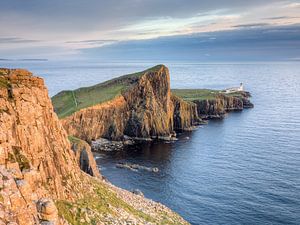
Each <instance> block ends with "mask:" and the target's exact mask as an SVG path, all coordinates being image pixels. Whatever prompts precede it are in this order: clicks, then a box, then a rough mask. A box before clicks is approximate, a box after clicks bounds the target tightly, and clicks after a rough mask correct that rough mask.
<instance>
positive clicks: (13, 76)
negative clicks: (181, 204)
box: [0, 69, 187, 225]
mask: <svg viewBox="0 0 300 225" xmlns="http://www.w3.org/2000/svg"><path fill="white" fill-rule="evenodd" d="M75 149H76V152H75V154H74V152H73V151H72V150H71V145H70V142H69V140H68V137H67V133H66V131H65V130H64V129H63V126H62V124H61V123H60V121H59V120H58V118H57V115H56V113H55V112H54V111H53V107H52V104H51V101H50V98H49V97H48V93H47V89H46V88H45V86H44V82H43V80H42V79H41V78H38V77H34V76H32V74H31V73H30V72H28V71H26V70H18V69H17V70H9V69H0V224H20V225H31V224H32V225H33V224H54V225H62V224H124V223H135V224H161V223H162V221H167V223H168V224H175V223H177V224H187V223H186V222H185V221H184V220H183V219H182V218H181V217H180V216H178V215H177V214H175V213H174V212H172V211H171V210H169V209H168V208H166V207H165V206H162V205H161V204H159V203H155V202H152V201H150V200H147V199H144V198H140V197H139V196H136V195H134V194H132V193H130V192H126V191H124V190H121V189H118V188H116V187H113V186H112V185H111V184H109V183H107V182H105V181H103V180H101V179H99V178H96V177H92V176H90V175H88V174H86V173H84V172H83V171H82V170H80V167H79V165H78V164H80V166H81V168H82V169H83V170H85V171H86V172H88V173H90V174H91V173H92V174H93V175H96V174H97V171H96V168H95V162H94V161H93V158H92V156H91V155H90V149H89V148H88V147H87V145H86V144H82V143H80V145H76V147H75ZM87 160H88V162H87ZM96 176H98V175H96ZM129 220H130V221H129Z"/></svg>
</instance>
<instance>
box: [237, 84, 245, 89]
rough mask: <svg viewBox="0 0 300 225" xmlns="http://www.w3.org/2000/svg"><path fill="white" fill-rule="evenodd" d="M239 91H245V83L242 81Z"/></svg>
mask: <svg viewBox="0 0 300 225" xmlns="http://www.w3.org/2000/svg"><path fill="white" fill-rule="evenodd" d="M238 91H244V85H243V83H240V87H239V88H238Z"/></svg>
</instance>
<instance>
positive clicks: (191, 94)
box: [171, 89, 243, 102]
mask: <svg viewBox="0 0 300 225" xmlns="http://www.w3.org/2000/svg"><path fill="white" fill-rule="evenodd" d="M171 91H172V93H173V94H174V95H176V96H178V97H180V98H182V99H183V100H185V101H190V102H193V101H195V100H199V101H201V100H213V99H216V98H218V96H219V95H224V96H228V97H229V96H234V97H239V98H242V97H243V95H242V93H241V92H236V93H228V94H227V93H223V92H222V91H221V90H211V89H172V90H171Z"/></svg>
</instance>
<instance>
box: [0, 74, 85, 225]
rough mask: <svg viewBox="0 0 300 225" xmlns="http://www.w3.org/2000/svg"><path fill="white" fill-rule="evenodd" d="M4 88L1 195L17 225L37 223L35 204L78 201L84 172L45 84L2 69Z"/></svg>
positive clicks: (0, 111)
mask: <svg viewBox="0 0 300 225" xmlns="http://www.w3.org/2000/svg"><path fill="white" fill-rule="evenodd" d="M0 84H1V87H0V152H1V154H0V166H1V170H2V172H1V174H2V181H3V183H4V184H3V189H2V193H1V194H2V196H3V197H4V202H5V203H7V204H5V207H6V208H7V210H8V211H13V212H14V213H12V215H14V218H15V221H17V222H18V223H19V224H34V223H36V221H37V220H38V217H37V211H36V210H37V209H36V206H35V204H34V203H33V202H34V201H38V200H39V199H40V198H43V197H50V198H55V199H57V198H60V199H74V198H76V197H77V192H76V191H73V192H71V190H72V189H74V187H72V186H73V185H72V184H73V181H75V180H76V179H78V174H80V171H79V168H78V166H77V164H76V161H75V157H74V155H73V153H72V151H71V149H70V144H69V142H68V140H67V134H66V132H65V130H64V129H63V127H62V125H61V123H60V122H59V120H58V118H57V116H56V114H55V113H54V111H53V107H52V104H51V101H50V99H49V97H48V93H47V89H46V88H45V86H44V82H43V80H42V79H40V78H37V77H33V76H32V74H31V73H30V72H28V71H25V70H8V69H0ZM6 177H7V178H8V179H7V181H6V180H5V179H6ZM12 178H13V179H12ZM8 181H9V182H8ZM6 185H7V186H6ZM9 186H10V187H11V188H10V187H9ZM13 189H16V193H19V194H14V192H12V190H13ZM75 189H76V188H75ZM12 196H14V197H12ZM18 196H19V197H18ZM20 196H21V197H22V198H20ZM24 204H25V206H24ZM5 207H4V208H5ZM25 209H27V210H28V211H26V210H25ZM23 210H24V211H26V212H24V211H23Z"/></svg>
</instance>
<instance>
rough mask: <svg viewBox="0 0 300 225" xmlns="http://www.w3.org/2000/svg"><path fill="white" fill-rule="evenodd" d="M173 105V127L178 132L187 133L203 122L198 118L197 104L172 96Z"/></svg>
mask: <svg viewBox="0 0 300 225" xmlns="http://www.w3.org/2000/svg"><path fill="white" fill-rule="evenodd" d="M171 100H172V104H173V107H174V108H173V126H174V130H176V131H186V130H190V129H191V128H193V126H195V125H198V124H200V123H201V122H202V121H201V119H200V118H199V116H198V111H197V104H195V103H191V102H186V101H184V100H183V99H181V98H179V97H177V96H175V95H172V96H171Z"/></svg>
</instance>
